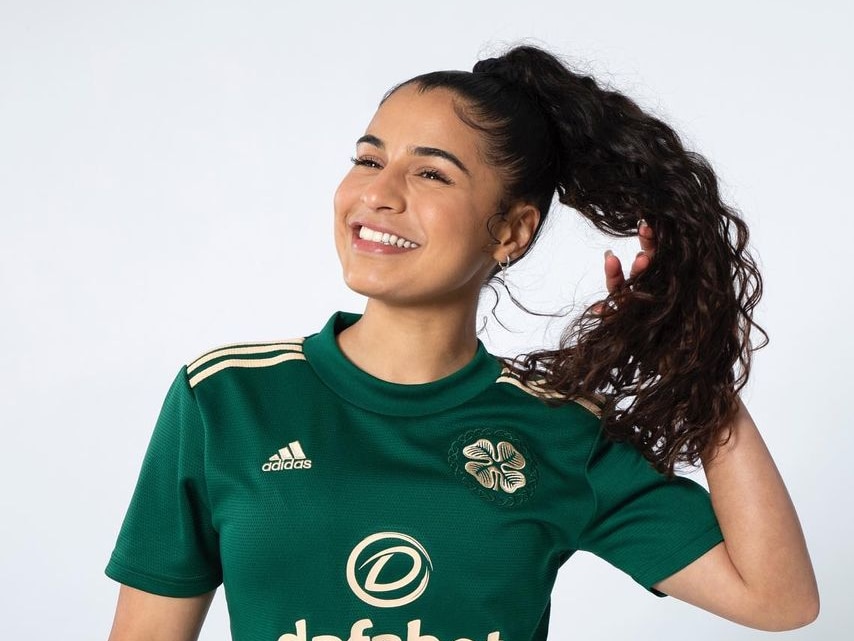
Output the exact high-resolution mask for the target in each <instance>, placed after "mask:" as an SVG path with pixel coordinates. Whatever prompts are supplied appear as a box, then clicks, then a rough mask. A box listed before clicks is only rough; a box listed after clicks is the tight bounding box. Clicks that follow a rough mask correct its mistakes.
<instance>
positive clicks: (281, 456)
mask: <svg viewBox="0 0 854 641" xmlns="http://www.w3.org/2000/svg"><path fill="white" fill-rule="evenodd" d="M310 467H311V459H310V458H308V457H307V456H306V455H305V452H304V451H303V449H302V445H300V442H299V441H291V442H290V443H288V444H287V445H285V446H284V447H280V448H279V451H278V452H276V453H275V454H273V456H271V457H270V458H269V459H267V462H266V463H264V464H263V465H262V466H261V469H262V470H263V471H265V472H279V471H281V470H307V469H309V468H310Z"/></svg>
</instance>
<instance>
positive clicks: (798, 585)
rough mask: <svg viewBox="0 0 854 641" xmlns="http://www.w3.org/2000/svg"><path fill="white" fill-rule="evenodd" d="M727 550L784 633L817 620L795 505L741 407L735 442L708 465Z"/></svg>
mask: <svg viewBox="0 0 854 641" xmlns="http://www.w3.org/2000/svg"><path fill="white" fill-rule="evenodd" d="M703 466H704V468H705V473H706V478H707V480H708V483H709V490H710V492H711V497H712V505H713V507H714V510H715V514H716V515H717V518H718V521H719V523H720V527H721V530H722V531H723V534H724V539H725V546H726V550H727V552H728V554H729V558H730V559H731V561H732V564H733V566H734V567H735V569H736V570H737V572H738V574H739V575H740V577H741V580H742V581H743V583H744V586H745V589H746V590H747V593H748V594H750V595H752V597H753V599H756V601H755V602H756V603H757V604H758V605H757V607H767V608H768V610H769V613H773V614H774V615H775V616H776V617H779V620H780V622H781V626H783V627H790V626H791V627H795V626H797V625H803V624H805V623H808V622H810V621H812V620H813V619H815V617H816V616H817V615H818V607H819V597H818V588H817V586H816V580H815V574H814V572H813V568H812V563H811V561H810V558H809V553H808V551H807V546H806V542H805V540H804V535H803V531H802V530H801V525H800V522H799V521H798V516H797V513H796V512H795V508H794V505H793V504H792V500H791V498H790V497H789V493H788V491H787V490H786V486H785V484H784V483H783V479H782V477H781V476H780V473H779V471H778V470H777V466H776V465H775V463H774V460H773V459H772V458H771V455H770V453H769V452H768V448H767V447H766V446H765V442H764V441H763V440H762V436H761V435H760V434H759V430H758V429H757V427H756V424H755V423H754V421H753V418H752V417H751V416H750V413H749V412H748V411H747V408H746V407H745V406H744V404H743V403H741V401H739V409H738V413H737V414H736V416H735V419H734V421H733V425H732V434H731V437H730V439H729V441H728V442H727V443H725V444H723V445H720V446H719V447H717V448H716V449H715V450H714V451H712V452H710V453H709V454H708V455H707V456H705V457H704V458H703Z"/></svg>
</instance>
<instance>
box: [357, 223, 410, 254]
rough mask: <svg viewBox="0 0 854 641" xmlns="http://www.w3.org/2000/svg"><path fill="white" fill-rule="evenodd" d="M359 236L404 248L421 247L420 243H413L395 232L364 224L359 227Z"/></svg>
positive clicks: (363, 238)
mask: <svg viewBox="0 0 854 641" xmlns="http://www.w3.org/2000/svg"><path fill="white" fill-rule="evenodd" d="M359 238H361V239H362V240H370V241H372V242H375V243H382V244H383V245H394V246H395V247H401V248H403V249H415V248H417V247H419V245H418V243H413V242H412V241H411V240H406V239H405V238H401V237H399V236H395V235H394V234H389V233H385V232H381V231H376V230H373V229H370V228H368V227H365V226H364V225H362V226H361V227H360V228H359Z"/></svg>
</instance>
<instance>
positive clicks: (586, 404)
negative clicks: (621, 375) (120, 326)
mask: <svg viewBox="0 0 854 641" xmlns="http://www.w3.org/2000/svg"><path fill="white" fill-rule="evenodd" d="M495 382H496V383H509V384H510V385H513V386H515V387H518V388H519V389H520V390H522V391H523V392H527V393H528V394H530V395H531V396H536V397H537V398H565V397H564V396H563V394H559V393H558V392H549V391H546V390H544V389H542V388H540V387H538V386H537V385H536V384H534V383H529V384H528V385H524V384H523V383H522V381H520V380H519V379H518V378H515V377H513V376H508V375H505V376H499V377H498V378H497V379H496V381H495ZM572 402H573V403H575V404H577V405H580V406H581V407H583V408H584V409H586V410H587V411H588V412H590V413H591V414H593V415H594V416H596V417H601V416H602V410H601V409H600V408H599V406H597V405H596V403H594V402H592V401H589V400H587V399H585V398H573V399H572Z"/></svg>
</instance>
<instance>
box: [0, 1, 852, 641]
mask: <svg viewBox="0 0 854 641" xmlns="http://www.w3.org/2000/svg"><path fill="white" fill-rule="evenodd" d="M850 7H851V5H850V3H847V2H843V0H839V1H838V2H809V3H806V2H804V3H792V2H781V1H779V0H778V1H776V2H770V1H769V2H751V3H748V2H744V1H743V0H742V1H739V2H734V1H725V2H720V1H719V2H716V3H703V6H700V3H689V2H676V1H674V2H663V1H650V0H647V1H645V2H629V1H626V2H621V3H609V2H596V1H593V0H588V1H586V2H576V1H569V0H561V1H555V2H521V1H518V0H517V1H515V2H503V1H498V0H488V1H487V0H480V1H477V2H439V1H433V2H401V1H399V0H398V1H396V2H390V1H385V2H361V3H353V2H340V3H331V2H318V1H315V2H310V3H293V5H289V4H287V3H285V2H283V1H281V0H280V1H278V2H276V1H274V0H266V1H262V0H254V1H253V0H241V1H239V2H238V1H232V2H225V1H211V0H208V1H206V2H198V3H193V2H189V1H188V0H177V1H176V0H173V1H172V2H168V3H167V2H160V1H152V0H149V1H147V2H136V3H131V2H126V1H121V0H109V1H106V0H105V1H100V2H96V1H93V0H80V1H77V2H65V1H59V0H57V1H55V2H49V1H46V0H20V1H16V0H0V216H2V226H0V288H2V289H0V301H2V302H0V305H2V308H0V309H2V313H0V330H2V331H0V341H2V345H0V347H2V352H0V353H2V355H3V360H4V362H5V365H3V367H2V370H0V390H2V392H0V393H2V397H0V422H2V464H0V577H2V581H0V609H1V610H2V615H1V616H0V638H3V639H50V638H62V639H66V640H76V639H80V640H83V639H87V640H90V639H98V638H106V635H107V632H108V629H109V625H110V622H111V618H112V610H113V605H114V598H115V594H116V585H115V584H113V583H112V582H111V581H110V580H109V579H107V578H106V577H105V576H104V575H103V566H104V565H105V563H106V561H107V558H108V555H109V553H110V551H111V549H112V545H113V542H114V540H115V536H116V533H117V530H118V527H119V525H120V522H121V519H122V516H123V514H124V510H125V507H126V505H127V502H128V500H129V498H130V494H131V491H132V488H133V485H134V483H135V479H136V474H137V471H138V468H139V463H140V460H141V457H142V454H143V451H144V448H145V446H146V443H147V440H148V437H149V434H150V430H151V428H152V426H153V423H154V420H155V418H156V415H157V412H158V411H159V408H160V403H161V401H162V399H163V395H164V394H165V392H166V389H167V387H168V385H169V383H170V382H171V380H172V377H173V376H174V374H175V372H176V371H177V369H178V367H179V366H180V365H181V363H183V362H185V361H187V360H189V359H191V358H192V357H193V356H195V355H197V354H198V353H199V352H201V351H204V350H206V349H208V348H210V347H213V346H216V345H218V344H222V343H225V342H234V341H242V340H253V339H274V338H287V337H292V336H297V335H302V334H305V333H310V332H313V331H316V330H317V329H319V328H320V326H321V325H322V323H323V322H324V321H325V320H326V318H327V317H328V316H329V314H330V313H331V312H332V311H333V310H336V309H348V310H352V311H359V310H361V307H362V301H361V300H360V299H359V298H358V297H356V296H354V295H352V294H350V293H349V292H348V291H347V290H346V289H345V288H344V286H343V285H342V284H341V282H340V277H339V270H338V265H337V259H336V256H335V253H334V250H333V244H332V239H331V234H330V229H331V227H330V222H331V198H332V192H333V190H334V188H335V186H336V184H337V181H338V180H339V179H340V177H341V176H342V175H343V173H344V172H345V171H346V170H347V169H348V159H349V156H350V155H351V153H352V151H353V143H354V141H355V139H356V138H357V137H358V136H359V135H360V134H361V133H362V132H363V129H364V127H365V125H366V124H367V122H368V120H369V118H370V116H371V115H372V112H373V109H374V108H375V106H376V103H377V101H378V99H379V98H380V96H381V95H382V93H383V92H384V91H385V90H386V89H387V88H389V87H390V86H391V85H393V84H395V83H396V82H398V81H401V80H403V79H405V78H408V77H410V76H413V75H415V74H417V73H421V72H425V71H430V70H434V69H441V68H470V67H471V65H472V64H473V63H474V61H475V60H476V59H477V58H478V57H479V56H484V55H488V54H489V53H491V52H493V51H496V50H500V49H501V48H502V46H503V45H504V44H505V43H513V42H516V41H518V40H520V39H522V38H534V39H535V41H536V42H537V43H539V44H542V45H544V46H547V47H549V48H551V49H553V50H554V51H556V52H559V53H562V54H564V55H566V56H567V57H568V58H569V60H570V61H571V62H572V63H574V64H576V65H577V66H578V67H579V68H581V69H584V70H587V71H590V72H592V73H594V74H595V75H596V76H597V77H598V78H600V79H601V80H602V81H604V82H609V83H611V84H612V85H613V86H615V87H616V88H619V89H621V90H623V91H625V92H627V93H628V94H629V95H631V96H632V97H634V98H635V99H636V100H638V101H639V102H640V103H641V104H642V105H643V106H645V107H646V108H648V109H649V110H651V111H653V112H655V113H656V114H658V115H659V116H660V117H662V118H664V119H666V120H667V121H668V122H670V123H671V124H672V125H673V126H675V127H676V128H677V130H678V131H680V132H681V134H682V135H683V137H684V139H685V141H686V144H688V146H690V147H692V148H694V149H697V150H699V151H701V152H702V153H704V154H705V155H706V156H707V157H708V158H709V159H710V160H711V162H712V163H713V165H714V166H715V168H716V169H717V170H718V172H719V174H720V177H721V181H722V187H723V190H724V193H725V194H726V197H727V199H728V201H729V202H730V203H731V204H733V205H735V206H736V207H738V208H739V209H740V210H741V211H742V212H743V214H744V216H745V217H746V218H747V220H748V221H749V223H750V225H751V228H752V231H753V244H754V247H755V249H756V252H757V254H758V256H759V258H760V260H761V264H762V267H763V270H764V274H765V278H766V296H765V298H764V300H763V302H762V304H761V306H760V308H759V310H758V312H757V317H758V319H759V320H760V322H762V323H763V324H764V325H765V326H766V327H767V329H768V331H769V332H770V334H771V338H772V342H771V345H770V346H769V347H768V348H766V349H765V350H763V351H761V352H759V353H758V355H757V360H756V367H755V376H754V378H753V379H752V382H751V384H750V386H749V388H748V390H747V391H746V393H745V398H746V400H747V402H748V406H749V407H750V408H751V410H752V412H753V414H754V416H755V417H756V419H757V420H758V422H759V424H760V427H761V428H762V429H763V432H764V434H765V437H766V439H767V441H768V443H769V446H770V448H771V450H772V452H773V453H774V455H775V457H776V460H777V462H778V464H779V467H780V468H781V470H782V472H783V474H784V477H785V478H786V480H787V482H788V485H789V489H790V491H791V494H792V496H793V498H794V501H795V503H796V505H797V506H798V509H799V513H800V516H801V519H802V521H803V525H804V529H805V531H806V535H807V539H808V541H809V544H810V549H811V552H812V556H813V560H814V563H815V567H816V571H817V573H818V578H819V583H820V587H821V592H822V597H823V612H822V615H821V617H820V618H819V620H818V622H816V623H815V624H814V625H812V626H810V627H808V628H805V629H803V630H800V631H797V632H792V633H789V634H788V635H785V638H789V639H821V640H832V639H842V638H848V637H846V633H850V631H851V629H852V628H854V615H852V607H851V606H852V600H851V596H850V592H849V588H848V587H847V586H849V585H850V578H849V574H850V572H851V570H852V569H854V568H852V555H853V554H854V546H852V535H854V529H852V525H851V513H850V512H851V509H852V507H854V502H853V501H852V500H851V496H850V493H851V490H852V487H854V473H852V465H851V454H852V449H854V447H852V446H854V438H852V431H851V423H850V420H849V416H850V411H849V409H848V408H849V407H850V398H851V391H850V390H849V389H848V388H849V381H850V379H849V371H850V369H849V368H850V365H851V363H852V360H854V350H852V340H851V335H850V331H849V329H848V328H849V324H850V323H849V315H850V313H851V311H852V304H851V293H850V291H851V287H850V276H849V264H850V253H851V239H852V231H854V229H852V227H854V223H852V220H854V212H852V204H851V203H852V199H851V195H850V193H851V192H850V188H851V185H852V176H851V173H852V162H851V149H852V143H854V139H852V138H854V137H852V127H851V110H852V98H854V92H852V78H854V70H852V59H854V56H853V55H852V54H854V51H852V45H851V44H850V43H851V40H850V37H851V25H852V9H851V8H850ZM555 219H556V221H555V222H556V224H555V227H554V229H552V230H551V234H550V235H549V236H548V237H547V238H544V239H543V240H544V242H543V243H542V246H541V247H540V248H539V250H538V252H537V253H536V254H534V255H532V256H530V257H529V259H528V260H526V261H525V262H523V263H521V264H520V265H519V266H518V267H515V268H513V270H512V271H511V274H512V276H511V278H512V279H513V282H514V283H515V284H516V286H517V287H518V288H519V289H520V290H523V291H522V293H523V300H524V301H525V302H527V303H528V304H529V305H532V306H534V307H539V308H543V309H550V310H554V309H557V308H559V307H561V306H562V305H566V304H568V303H569V302H571V300H572V299H573V297H575V299H576V300H579V301H581V300H584V299H585V298H586V297H589V296H590V295H593V294H595V293H596V292H597V291H599V290H601V288H602V282H601V279H600V275H599V274H600V265H601V252H602V250H603V249H605V248H606V247H609V246H612V247H615V248H616V249H617V250H618V253H620V254H621V255H622V256H623V257H624V258H627V257H628V256H630V255H632V253H633V251H634V244H633V243H629V244H625V243H615V242H613V241H609V240H608V239H605V238H602V237H601V236H599V235H597V234H595V233H593V232H592V231H590V229H589V228H588V227H587V226H586V225H583V224H581V223H579V222H577V219H579V217H578V215H577V214H575V213H574V212H571V211H566V210H564V211H561V212H556V216H555ZM531 284H536V288H535V290H534V291H533V292H531V291H530V285H531ZM502 309H505V308H502ZM504 318H505V319H507V321H508V322H510V324H511V326H512V327H513V328H515V329H516V330H518V331H517V332H515V333H508V332H503V331H499V330H500V328H499V327H498V326H497V325H496V324H495V322H494V321H493V322H492V323H490V325H489V330H488V333H486V334H484V340H485V341H486V342H487V344H488V346H490V347H491V348H492V349H493V350H496V351H499V352H507V351H509V350H512V349H515V348H517V347H518V348H519V349H521V348H523V347H524V346H527V347H535V346H537V345H539V344H540V343H541V341H542V340H543V337H544V336H546V335H548V336H551V335H553V334H554V328H553V327H552V328H551V329H549V327H547V326H546V325H544V324H542V323H540V322H539V321H536V320H535V319H533V318H532V317H527V318H526V317H524V316H517V315H515V314H512V312H511V311H506V309H505V316H504ZM319 534H321V533H319ZM318 562H322V559H319V560H318ZM551 636H552V638H553V639H584V640H585V641H592V640H597V639H617V638H620V639H631V640H636V639H641V640H646V639H650V640H651V639H655V640H657V641H664V640H666V639H684V638H689V639H692V640H700V639H715V640H718V639H733V640H738V639H760V638H765V637H766V636H768V635H767V634H766V633H761V632H756V631H752V630H748V629H744V628H739V627H738V626H736V625H734V624H731V623H728V622H726V621H723V620H720V619H717V618H716V617H714V616H712V615H709V614H707V613H704V612H701V611H699V610H695V609H693V608H691V607H689V606H687V605H684V604H682V603H679V602H677V601H676V600H674V599H657V598H655V597H652V596H650V595H649V594H647V593H646V592H644V591H643V590H642V589H640V588H639V587H637V586H636V585H635V584H634V583H633V582H632V581H631V580H630V579H628V578H627V577H625V576H624V575H622V574H620V573H619V572H617V571H616V570H614V569H612V568H611V567H610V566H608V565H606V564H605V563H603V562H601V561H599V560H598V559H595V558H592V557H589V556H584V555H577V557H576V558H574V559H572V560H571V561H570V562H569V563H568V565H567V566H566V567H565V568H564V570H563V572H562V574H561V577H560V579H559V582H558V585H557V587H556V590H555V593H554V606H553V616H552V633H551ZM202 638H203V639H208V640H216V639H226V638H228V632H227V622H226V618H225V610H224V602H223V599H222V596H221V595H220V596H218V597H217V600H216V602H215V605H214V609H213V611H212V613H211V615H210V617H209V620H208V622H207V624H206V627H205V630H204V631H203V633H202ZM442 641H450V640H444V639H443V640H442ZM508 641H512V640H508ZM517 641H518V640H517Z"/></svg>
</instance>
